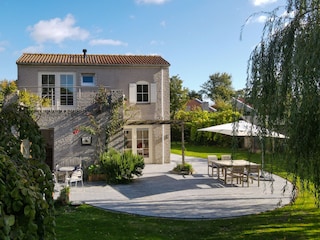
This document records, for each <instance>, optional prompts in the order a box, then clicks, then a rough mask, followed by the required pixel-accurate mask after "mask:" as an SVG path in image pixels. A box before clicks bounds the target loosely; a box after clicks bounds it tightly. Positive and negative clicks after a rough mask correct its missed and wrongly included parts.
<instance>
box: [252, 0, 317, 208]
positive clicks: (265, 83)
mask: <svg viewBox="0 0 320 240" xmlns="http://www.w3.org/2000/svg"><path fill="white" fill-rule="evenodd" d="M319 9H320V1H319V0H294V1H293V0H288V1H287V6H286V13H287V14H282V15H281V16H280V17H277V16H276V15H275V14H274V12H273V13H271V14H270V17H269V20H268V21H267V22H266V24H265V28H264V31H263V34H262V38H261V42H260V43H259V45H257V46H256V48H255V49H254V50H253V52H252V54H251V56H250V59H249V64H248V79H247V87H248V99H249V101H250V102H251V103H252V105H253V106H254V108H255V109H256V111H257V114H258V119H259V121H260V124H264V125H265V126H266V125H267V126H268V127H269V128H272V129H274V130H279V131H282V132H283V133H285V134H286V135H287V136H288V139H287V147H288V149H287V150H286V158H287V161H288V172H291V173H293V174H294V179H295V180H294V181H297V179H299V180H301V181H302V182H303V183H304V184H302V186H307V187H308V186H309V189H310V190H312V191H314V196H315V200H316V203H317V204H318V206H319V205H320V204H319V203H320V40H319V37H320V11H319ZM294 183H297V182H294Z"/></svg>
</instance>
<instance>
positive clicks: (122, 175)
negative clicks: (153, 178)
mask: <svg viewBox="0 0 320 240" xmlns="http://www.w3.org/2000/svg"><path fill="white" fill-rule="evenodd" d="M100 162H101V167H102V171H103V172H104V173H105V174H106V176H107V182H108V183H128V182H131V181H132V179H133V177H134V175H136V176H138V177H139V176H141V175H142V170H143V168H144V159H143V157H142V156H139V155H136V154H133V153H132V152H124V153H120V152H118V151H116V150H115V149H110V150H109V151H108V152H105V153H103V154H101V156H100Z"/></svg>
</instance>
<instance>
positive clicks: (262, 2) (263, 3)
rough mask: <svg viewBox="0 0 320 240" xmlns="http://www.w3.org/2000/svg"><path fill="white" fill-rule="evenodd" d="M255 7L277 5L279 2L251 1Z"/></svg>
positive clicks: (275, 0) (269, 0) (273, 0)
mask: <svg viewBox="0 0 320 240" xmlns="http://www.w3.org/2000/svg"><path fill="white" fill-rule="evenodd" d="M251 1H252V3H253V5H254V6H262V5H267V4H271V3H275V2H277V1H278V0H251Z"/></svg>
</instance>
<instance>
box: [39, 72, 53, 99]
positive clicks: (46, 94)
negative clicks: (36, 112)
mask: <svg viewBox="0 0 320 240" xmlns="http://www.w3.org/2000/svg"><path fill="white" fill-rule="evenodd" d="M55 85H56V80H55V75H53V74H42V76H41V87H42V94H41V96H42V98H47V99H50V102H51V104H52V105H55Z"/></svg>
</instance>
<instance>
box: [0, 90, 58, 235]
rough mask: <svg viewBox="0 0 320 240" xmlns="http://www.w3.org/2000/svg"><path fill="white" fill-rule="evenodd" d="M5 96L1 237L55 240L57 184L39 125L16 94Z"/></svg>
mask: <svg viewBox="0 0 320 240" xmlns="http://www.w3.org/2000/svg"><path fill="white" fill-rule="evenodd" d="M8 94H9V95H8ZM4 98H5V101H4V102H3V105H2V106H1V107H0V122H1V124H0V199H1V204H0V213H1V214H0V225H1V227H0V239H55V232H54V227H55V217H54V201H53V197H52V193H53V191H54V184H53V181H52V174H51V171H50V169H49V166H48V165H46V164H45V146H44V141H43V139H42V137H41V133H40V130H39V126H38V125H37V123H36V122H35V121H34V120H33V118H32V112H31V111H30V109H29V108H28V107H25V106H21V105H20V101H19V99H18V98H17V94H10V93H5V94H4ZM21 148H22V149H23V153H22V152H21Z"/></svg>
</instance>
